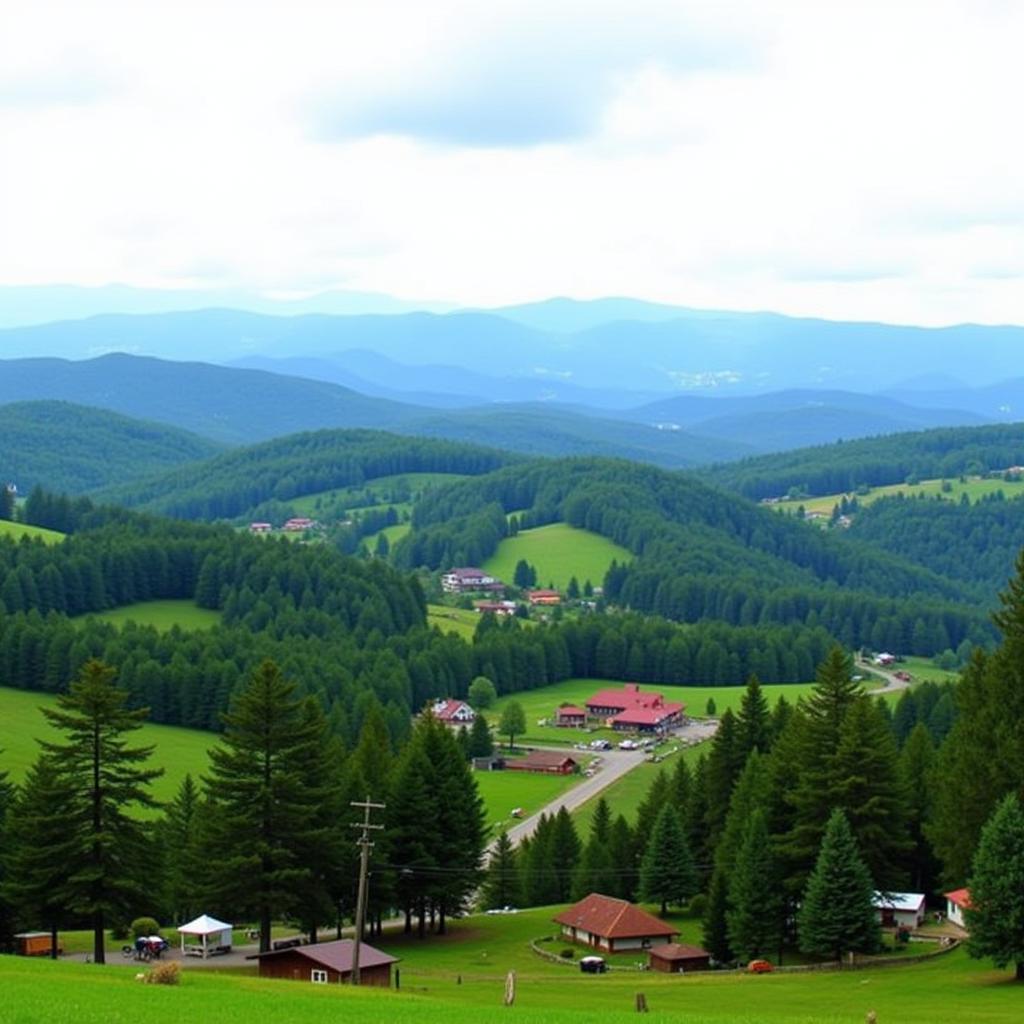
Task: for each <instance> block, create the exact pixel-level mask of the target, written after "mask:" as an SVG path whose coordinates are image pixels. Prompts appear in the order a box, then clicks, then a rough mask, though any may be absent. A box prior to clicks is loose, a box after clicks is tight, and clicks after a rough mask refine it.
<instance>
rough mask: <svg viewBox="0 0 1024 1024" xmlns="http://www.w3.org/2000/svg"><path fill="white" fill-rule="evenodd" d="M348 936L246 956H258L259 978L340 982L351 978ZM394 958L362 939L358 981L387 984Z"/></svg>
mask: <svg viewBox="0 0 1024 1024" xmlns="http://www.w3.org/2000/svg"><path fill="white" fill-rule="evenodd" d="M353 948H354V943H353V942H352V940H351V939H336V940H335V941H333V942H317V943H315V944H314V945H311V946H293V947H292V948H290V949H274V950H271V951H270V952H268V953H254V954H253V955H252V956H250V957H247V958H246V959H248V960H259V962H260V977H261V978H287V979H289V980H291V981H311V982H313V983H314V984H320V985H328V984H337V983H342V984H344V983H345V982H347V981H350V980H351V978H352V951H353ZM397 962H398V958H397V957H394V956H389V955H388V954H387V953H382V952H381V951H380V950H379V949H374V947H373V946H368V945H367V944H366V943H365V942H363V943H360V945H359V982H360V984H362V985H376V986H379V987H381V988H389V987H390V986H391V965H392V964H394V963H397Z"/></svg>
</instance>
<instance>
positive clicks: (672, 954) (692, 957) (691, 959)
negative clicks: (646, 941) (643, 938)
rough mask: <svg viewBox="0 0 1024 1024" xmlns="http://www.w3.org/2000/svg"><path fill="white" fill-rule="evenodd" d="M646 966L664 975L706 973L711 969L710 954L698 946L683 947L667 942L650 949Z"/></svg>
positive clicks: (676, 943)
mask: <svg viewBox="0 0 1024 1024" xmlns="http://www.w3.org/2000/svg"><path fill="white" fill-rule="evenodd" d="M647 957H648V960H647V963H648V966H649V967H650V968H651V970H652V971H664V972H665V973H666V974H685V973H686V972H688V971H707V970H710V968H711V954H710V953H709V952H708V951H707V950H706V949H701V948H700V946H683V945H680V944H679V943H678V942H668V943H666V944H664V945H661V946H654V947H652V949H651V951H650V953H648V954H647Z"/></svg>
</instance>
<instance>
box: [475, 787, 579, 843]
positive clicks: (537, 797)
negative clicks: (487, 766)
mask: <svg viewBox="0 0 1024 1024" xmlns="http://www.w3.org/2000/svg"><path fill="white" fill-rule="evenodd" d="M473 777H474V778H475V779H476V782H477V786H478V787H479V788H480V795H481V796H482V797H483V800H484V807H485V808H486V811H487V824H488V825H489V826H492V827H493V828H494V834H497V833H498V832H499V831H501V829H502V827H504V828H511V827H512V826H513V825H514V824H515V823H516V820H515V819H514V818H512V817H510V816H509V813H510V812H511V810H512V809H513V808H514V807H521V808H522V809H523V817H524V818H528V817H529V816H530V815H531V814H535V813H536V812H537V811H539V810H540V809H541V808H542V807H543V806H544V805H545V804H547V803H549V802H550V801H552V800H554V799H555V798H556V797H558V796H561V795H562V794H563V793H564V792H565V791H566V790H568V789H571V788H572V787H573V786H575V785H576V783H578V782H579V781H580V779H581V776H579V775H535V774H533V773H532V772H474V773H473Z"/></svg>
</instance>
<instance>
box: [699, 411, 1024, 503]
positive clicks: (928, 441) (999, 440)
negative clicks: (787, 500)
mask: <svg viewBox="0 0 1024 1024" xmlns="http://www.w3.org/2000/svg"><path fill="white" fill-rule="evenodd" d="M1020 465H1024V424H1021V423H1006V424H998V425H993V426H984V427H940V428H938V429H935V430H922V431H916V432H913V433H906V434H891V435H889V436H887V437H873V438H866V439H863V440H858V441H840V442H838V443H836V444H828V445H820V446H818V447H814V448H799V449H797V450H796V451H790V452H783V453H780V454H778V455H762V456H756V457H754V458H749V459H742V460H740V461H738V462H730V463H725V464H723V465H719V466H715V467H713V468H711V469H707V470H702V471H701V476H702V477H703V478H704V479H707V480H709V481H711V482H712V483H715V484H717V485H718V486H720V487H725V488H727V489H728V490H731V491H736V492H738V493H739V494H742V495H744V496H745V497H747V498H753V499H754V500H759V499H761V498H772V497H780V496H782V495H785V494H786V493H787V492H789V490H790V489H791V488H796V489H797V490H798V491H800V492H803V493H806V494H809V495H816V494H840V493H842V492H852V491H855V490H856V489H857V488H858V487H862V486H863V487H881V486H884V485H886V484H901V483H903V482H904V481H905V480H906V479H907V477H911V476H916V477H918V478H919V479H921V480H931V479H936V478H939V477H957V476H960V475H962V474H971V475H974V474H978V473H985V472H991V471H995V470H1004V469H1006V468H1007V467H1008V466H1020Z"/></svg>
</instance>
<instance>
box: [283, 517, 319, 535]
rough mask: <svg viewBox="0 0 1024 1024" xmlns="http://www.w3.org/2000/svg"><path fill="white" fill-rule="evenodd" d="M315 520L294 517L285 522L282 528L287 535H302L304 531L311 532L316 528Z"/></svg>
mask: <svg viewBox="0 0 1024 1024" xmlns="http://www.w3.org/2000/svg"><path fill="white" fill-rule="evenodd" d="M316 525H317V523H316V520H315V519H307V518H306V517H305V516H295V518H294V519H288V520H286V521H285V524H284V526H283V527H282V529H283V530H285V531H286V532H287V533H302V532H304V531H305V530H311V529H312V528H313V527H314V526H316Z"/></svg>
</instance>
